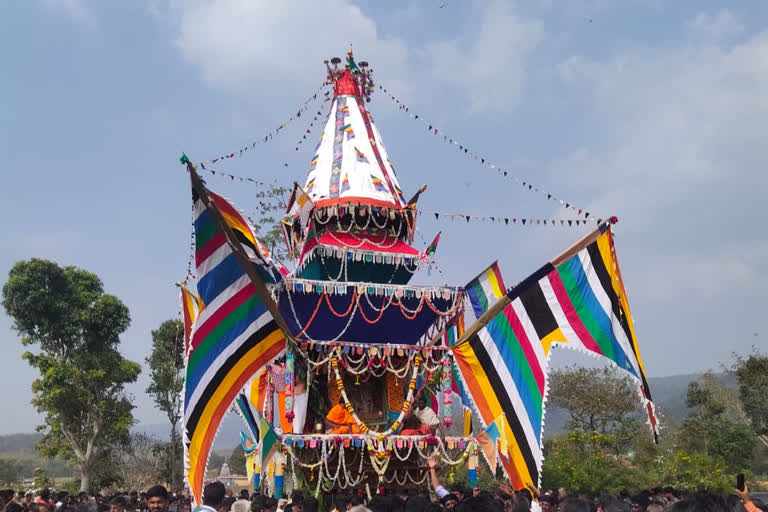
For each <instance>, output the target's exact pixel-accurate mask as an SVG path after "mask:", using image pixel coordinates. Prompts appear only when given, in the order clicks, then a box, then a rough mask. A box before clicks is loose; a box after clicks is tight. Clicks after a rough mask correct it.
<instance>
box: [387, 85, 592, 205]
mask: <svg viewBox="0 0 768 512" xmlns="http://www.w3.org/2000/svg"><path fill="white" fill-rule="evenodd" d="M379 89H380V90H381V91H382V92H383V93H384V94H386V95H387V96H388V97H389V99H391V100H392V101H393V102H394V103H395V104H397V107H398V110H401V111H403V112H404V113H406V114H408V116H409V117H410V118H411V119H414V120H416V121H420V122H421V123H423V124H424V126H425V127H426V128H427V131H428V133H429V134H431V135H434V136H437V137H442V138H443V141H444V142H445V143H447V144H451V145H452V146H456V147H457V148H458V149H459V152H460V153H462V154H464V155H466V156H467V157H468V158H471V159H473V160H475V161H477V162H479V163H480V164H481V165H482V166H484V167H486V168H488V169H494V170H495V171H496V172H498V173H499V174H500V175H502V176H503V177H504V178H507V179H509V180H511V181H513V182H514V183H516V184H518V185H520V186H522V187H523V188H525V189H526V190H529V191H535V192H538V193H541V194H544V195H546V196H547V199H548V200H550V201H554V202H556V203H558V204H560V205H561V206H562V207H564V208H565V209H566V210H571V211H574V212H576V214H577V215H579V217H581V216H583V217H584V219H588V218H589V217H590V216H591V215H592V214H591V213H590V212H588V211H586V210H585V209H583V208H579V207H578V206H576V205H574V204H573V202H571V201H566V200H565V199H561V198H560V197H559V196H557V195H556V194H553V193H551V192H548V191H547V190H545V189H544V187H542V186H540V185H535V184H533V183H531V182H530V181H529V180H527V179H525V178H522V177H520V176H516V175H514V174H512V172H513V171H512V170H511V169H509V168H502V167H501V166H499V165H496V164H495V163H494V162H492V161H491V160H489V159H488V158H486V157H485V156H484V155H481V154H480V153H478V152H477V151H475V150H474V149H472V148H470V147H469V146H467V145H466V144H464V143H463V142H461V141H459V140H458V139H457V138H456V137H454V136H452V135H450V134H448V133H446V132H445V131H443V130H441V129H440V128H438V127H437V126H435V124H434V123H431V122H429V121H428V120H426V119H425V118H424V117H422V116H421V115H419V114H415V113H413V112H412V111H411V109H410V107H409V106H408V105H406V104H405V103H404V102H402V101H400V100H399V99H398V98H397V97H396V96H395V95H393V94H392V93H391V92H389V90H388V89H386V88H385V87H383V86H381V85H379Z"/></svg>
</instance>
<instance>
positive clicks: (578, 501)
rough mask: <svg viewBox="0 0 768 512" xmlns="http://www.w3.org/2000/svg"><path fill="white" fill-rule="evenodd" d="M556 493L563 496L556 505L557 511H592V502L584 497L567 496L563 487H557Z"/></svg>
mask: <svg viewBox="0 0 768 512" xmlns="http://www.w3.org/2000/svg"><path fill="white" fill-rule="evenodd" d="M557 495H558V497H560V496H564V498H563V499H562V500H561V501H560V504H559V505H558V510H559V512H592V504H591V503H590V502H589V501H587V500H585V499H584V498H577V497H575V496H574V497H572V496H568V494H567V493H566V492H565V489H559V490H558V492H557Z"/></svg>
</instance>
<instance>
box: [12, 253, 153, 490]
mask: <svg viewBox="0 0 768 512" xmlns="http://www.w3.org/2000/svg"><path fill="white" fill-rule="evenodd" d="M2 299H3V300H2V303H3V307H4V308H5V311H6V312H7V313H8V315H9V316H10V317H11V318H12V319H13V328H14V329H15V330H16V331H18V333H19V334H20V335H21V342H22V344H23V345H27V346H29V345H37V346H38V348H39V351H38V352H37V353H32V352H26V353H25V354H24V355H23V358H24V359H25V360H26V361H27V362H28V363H29V364H30V365H31V366H32V367H33V368H36V369H38V370H39V372H40V378H38V379H36V380H35V381H34V382H33V384H32V391H33V393H34V398H33V400H32V404H33V405H34V406H35V407H36V408H37V410H38V411H40V412H41V413H43V414H44V415H45V422H44V424H43V425H41V426H39V427H38V431H40V432H42V433H43V438H42V439H41V440H40V442H39V443H38V445H37V448H38V450H39V451H40V452H41V453H42V454H43V455H45V456H47V457H50V458H52V457H55V456H57V455H59V456H61V457H63V458H64V459H66V460H67V461H69V462H70V463H71V464H73V465H74V466H75V467H76V468H77V469H78V470H79V472H80V477H81V478H80V479H81V482H80V488H81V489H82V490H89V489H90V488H91V486H92V483H93V484H94V485H95V484H96V477H97V476H98V475H97V474H96V473H95V471H96V470H97V466H98V464H97V462H98V461H100V460H103V459H104V454H105V453H107V452H108V451H109V448H110V446H112V445H113V444H114V443H117V442H121V441H123V440H124V439H125V438H126V436H127V435H128V432H129V429H130V427H131V426H132V425H133V423H134V420H133V414H132V410H133V407H134V406H133V403H132V402H131V399H130V397H129V396H128V395H127V394H126V392H125V385H126V384H129V383H132V382H135V381H136V379H137V377H138V375H139V373H140V372H141V367H140V366H139V365H138V364H137V363H135V362H132V361H128V360H126V359H125V358H124V357H123V356H122V355H121V354H120V352H119V351H118V345H119V343H120V334H122V333H123V332H124V331H125V330H126V329H127V328H128V325H129V324H130V315H129V312H128V308H127V307H126V306H125V305H124V304H123V303H122V302H121V301H120V299H118V298H117V297H115V296H114V295H109V294H107V293H104V287H103V284H102V282H101V280H100V279H99V278H98V276H96V275H95V274H93V273H91V272H88V271H86V270H83V269H80V268H77V267H74V266H67V267H60V266H59V265H57V264H56V263H54V262H51V261H47V260H41V259H36V258H34V259H31V260H29V261H19V262H17V263H16V264H15V265H14V266H13V268H11V271H10V272H9V275H8V281H7V282H6V283H5V285H4V286H3V290H2Z"/></svg>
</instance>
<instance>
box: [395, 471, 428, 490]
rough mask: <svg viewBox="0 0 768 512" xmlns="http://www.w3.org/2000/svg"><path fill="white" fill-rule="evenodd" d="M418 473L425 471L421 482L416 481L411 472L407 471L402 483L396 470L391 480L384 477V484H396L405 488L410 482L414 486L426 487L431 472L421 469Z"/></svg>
mask: <svg viewBox="0 0 768 512" xmlns="http://www.w3.org/2000/svg"><path fill="white" fill-rule="evenodd" d="M417 471H423V472H424V476H423V477H422V478H421V480H415V479H414V478H413V477H412V476H411V472H410V471H409V470H407V469H406V470H405V476H403V479H402V481H401V480H400V479H399V478H397V474H398V471H397V470H395V471H393V472H392V477H391V478H389V479H387V477H384V483H385V484H392V483H395V484H397V485H400V486H405V485H406V484H407V483H408V482H409V481H410V482H411V483H412V484H413V485H424V484H425V483H427V479H428V478H429V471H426V470H424V469H419V470H417Z"/></svg>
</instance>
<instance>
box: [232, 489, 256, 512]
mask: <svg viewBox="0 0 768 512" xmlns="http://www.w3.org/2000/svg"><path fill="white" fill-rule="evenodd" d="M229 510H230V511H231V512H248V511H249V510H251V499H250V497H249V496H248V489H243V490H242V491H240V496H239V497H238V499H237V501H235V502H234V503H232V505H231V506H230V508H229Z"/></svg>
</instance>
